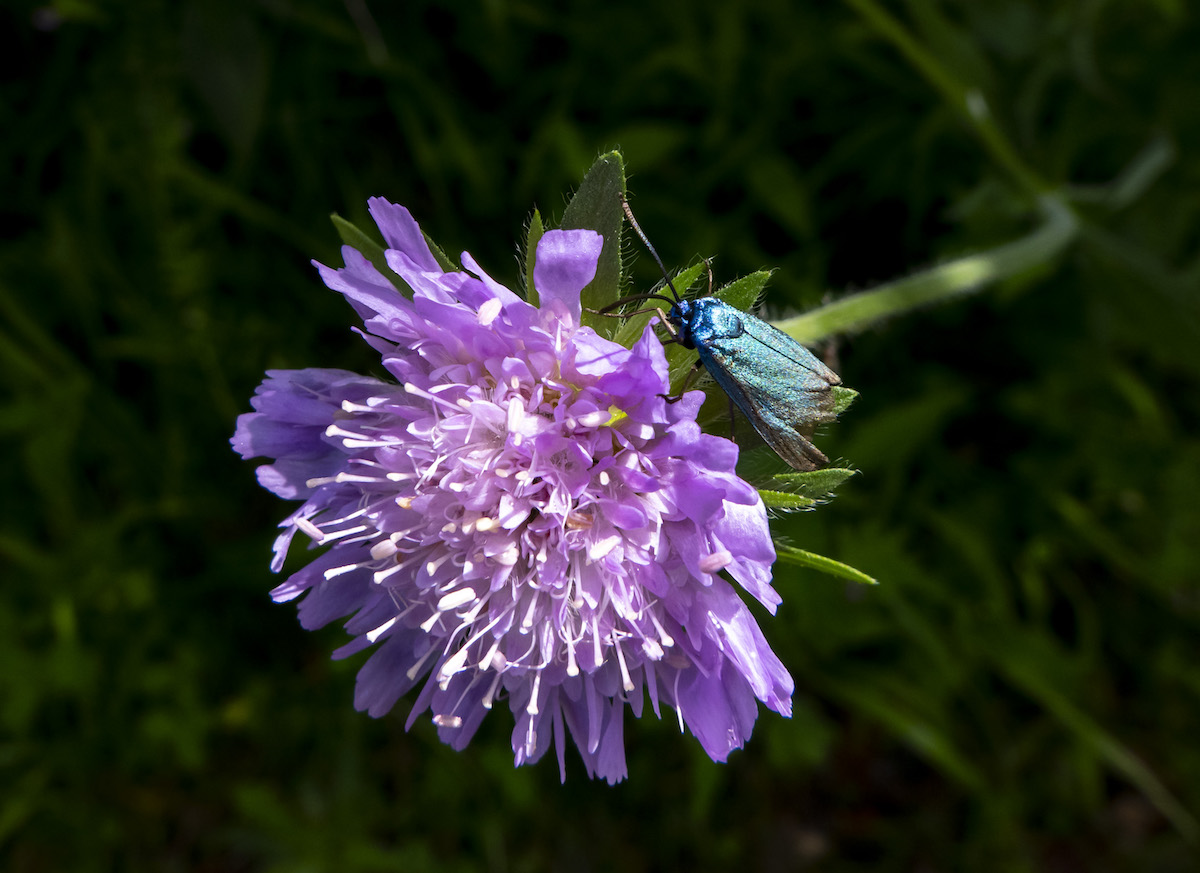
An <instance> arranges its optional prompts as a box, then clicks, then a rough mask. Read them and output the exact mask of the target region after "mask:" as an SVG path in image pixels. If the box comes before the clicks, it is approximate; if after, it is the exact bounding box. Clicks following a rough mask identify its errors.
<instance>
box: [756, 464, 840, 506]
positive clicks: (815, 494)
mask: <svg viewBox="0 0 1200 873" xmlns="http://www.w3.org/2000/svg"><path fill="white" fill-rule="evenodd" d="M857 472H858V471H857V470H851V469H848V468H846V467H826V468H824V469H822V470H809V471H808V472H805V473H779V474H778V475H776V476H775V477H773V478H772V479H771V484H772V485H774V486H776V487H777V488H779V489H781V490H783V491H786V492H788V493H789V494H803V495H804V496H805V497H811V498H813V499H819V498H821V497H828V496H829V495H830V494H832V493H833V490H834V489H835V488H837V487H838V486H839V485H841V484H842V483H843V482H845V481H846V480H847V479H849V478H850V477H851V476H853V475H855V474H856V473H857Z"/></svg>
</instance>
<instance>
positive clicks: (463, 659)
mask: <svg viewBox="0 0 1200 873" xmlns="http://www.w3.org/2000/svg"><path fill="white" fill-rule="evenodd" d="M468 654H469V650H468V648H467V647H466V646H463V647H462V648H461V649H459V650H458V651H457V652H455V653H454V654H453V655H451V656H450V657H449V658H447V659H446V661H445V663H443V664H442V668H441V669H440V670H438V676H439V677H440V682H439V683H438V684H439V685H441V686H442V687H443V688H445V687H446V683H447V682H449V681H450V677H452V676H453V675H454V674H455V673H457V672H458V671H460V670H462V669H463V668H464V667H466V666H467V655H468Z"/></svg>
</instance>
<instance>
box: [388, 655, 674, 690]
mask: <svg viewBox="0 0 1200 873" xmlns="http://www.w3.org/2000/svg"><path fill="white" fill-rule="evenodd" d="M436 651H437V649H430V650H429V651H428V652H426V653H425V654H424V655H422V656H421V657H420V658H418V659H417V663H415V664H413V665H412V666H411V667H409V668H408V669H407V670H405V671H404V675H405V676H407V677H408V678H409V679H416V678H417V677H418V676H420V675H421V673H423V672H424V670H425V662H426V661H428V660H429V659H430V658H431V657H433V655H434V653H435V652H436ZM676 681H677V682H678V681H679V677H676Z"/></svg>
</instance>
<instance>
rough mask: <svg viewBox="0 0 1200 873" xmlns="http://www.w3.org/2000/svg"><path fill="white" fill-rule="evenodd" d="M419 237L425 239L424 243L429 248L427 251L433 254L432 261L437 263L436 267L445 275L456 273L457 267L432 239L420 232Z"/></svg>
mask: <svg viewBox="0 0 1200 873" xmlns="http://www.w3.org/2000/svg"><path fill="white" fill-rule="evenodd" d="M421 236H423V237H425V243H426V245H428V246H429V251H431V252H433V259H434V260H435V261H437V263H438V266H439V267H441V268H442V269H443V270H445V271H446V272H447V273H457V272H458V265H457V264H456V263H454V261H452V260H450V259H449V258H448V257H446V253H445V252H444V251H442V249H441V247H440V246H439V245H438V244H437V243H435V242H434V241H433V239H432V238H431V237H430V236H429V234H427V233H426V232H425V231H421Z"/></svg>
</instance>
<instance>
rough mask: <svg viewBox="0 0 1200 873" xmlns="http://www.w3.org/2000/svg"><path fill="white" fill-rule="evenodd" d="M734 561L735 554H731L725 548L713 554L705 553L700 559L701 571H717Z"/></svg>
mask: <svg viewBox="0 0 1200 873" xmlns="http://www.w3.org/2000/svg"><path fill="white" fill-rule="evenodd" d="M732 563H733V555H731V554H729V552H727V551H726V550H725V549H721V550H720V551H719V552H713V553H712V554H711V555H705V556H704V557H703V558H701V559H700V572H701V573H717V572H719V571H721V570H723V569H725V568H726V567H728V566H729V565H730V564H732Z"/></svg>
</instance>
